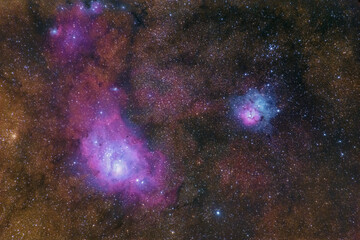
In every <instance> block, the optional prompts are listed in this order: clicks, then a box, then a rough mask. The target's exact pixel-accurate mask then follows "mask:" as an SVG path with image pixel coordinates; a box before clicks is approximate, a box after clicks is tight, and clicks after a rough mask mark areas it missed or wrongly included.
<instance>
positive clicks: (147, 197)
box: [81, 113, 170, 206]
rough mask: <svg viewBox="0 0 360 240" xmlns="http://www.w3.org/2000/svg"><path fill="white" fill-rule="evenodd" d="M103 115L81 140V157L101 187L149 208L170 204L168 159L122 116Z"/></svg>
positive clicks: (115, 114)
mask: <svg viewBox="0 0 360 240" xmlns="http://www.w3.org/2000/svg"><path fill="white" fill-rule="evenodd" d="M102 114H103V115H105V116H104V117H103V118H99V119H98V120H97V121H95V122H94V124H93V125H92V127H91V130H90V132H89V134H88V135H87V136H86V137H84V138H82V139H81V154H82V156H83V157H84V158H85V159H86V162H87V165H88V167H89V169H90V171H91V172H92V174H93V176H94V177H95V178H96V181H97V183H98V184H99V186H101V188H102V189H103V190H104V191H106V192H110V193H115V192H121V193H123V194H125V195H126V196H127V197H128V198H135V199H136V200H139V201H141V202H142V203H144V204H147V205H151V206H153V205H158V204H164V203H167V201H168V200H170V197H169V196H168V195H167V191H166V186H165V180H166V179H165V178H166V169H165V167H166V160H165V157H164V155H163V154H161V153H160V152H153V151H150V150H149V149H148V148H147V147H146V145H145V144H144V142H143V141H142V140H141V139H140V138H138V137H137V136H136V135H135V134H134V132H133V131H132V130H131V128H129V127H127V126H126V124H125V122H124V121H123V120H122V119H121V117H120V115H119V114H117V113H114V114H112V115H106V114H104V113H102Z"/></svg>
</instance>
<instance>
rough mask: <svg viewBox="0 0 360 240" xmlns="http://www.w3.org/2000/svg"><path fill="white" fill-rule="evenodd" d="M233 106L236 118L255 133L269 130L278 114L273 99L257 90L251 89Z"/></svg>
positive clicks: (236, 99)
mask: <svg viewBox="0 0 360 240" xmlns="http://www.w3.org/2000/svg"><path fill="white" fill-rule="evenodd" d="M231 106H232V109H233V114H234V116H235V118H236V119H237V120H240V122H241V124H242V125H243V126H244V127H246V128H249V129H251V130H255V131H261V130H266V129H268V128H269V126H270V120H271V119H272V118H274V117H275V116H276V115H277V113H278V109H277V108H276V104H275V101H274V100H273V98H272V97H271V96H270V95H266V94H262V93H260V92H259V91H258V90H256V89H250V90H249V91H248V92H247V93H246V94H245V95H243V96H239V97H236V98H235V99H234V100H233V101H232V104H231Z"/></svg>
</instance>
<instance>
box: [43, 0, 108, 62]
mask: <svg viewBox="0 0 360 240" xmlns="http://www.w3.org/2000/svg"><path fill="white" fill-rule="evenodd" d="M61 9H62V10H61V11H59V14H58V16H57V18H56V27H52V28H51V29H50V30H49V44H50V46H49V47H50V49H49V50H50V52H51V54H52V55H53V57H55V58H56V59H58V61H60V62H67V61H71V60H74V59H76V58H77V57H79V56H81V55H84V54H89V53H91V51H92V50H93V45H94V41H95V39H93V37H92V36H91V34H90V32H91V28H92V25H93V24H94V22H95V20H96V16H97V15H98V14H100V13H102V11H103V6H102V5H101V4H100V3H98V2H92V3H91V6H90V8H89V9H88V8H86V7H85V6H84V4H82V3H77V4H75V5H73V6H72V7H69V8H64V7H63V8H61Z"/></svg>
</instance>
